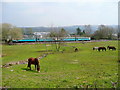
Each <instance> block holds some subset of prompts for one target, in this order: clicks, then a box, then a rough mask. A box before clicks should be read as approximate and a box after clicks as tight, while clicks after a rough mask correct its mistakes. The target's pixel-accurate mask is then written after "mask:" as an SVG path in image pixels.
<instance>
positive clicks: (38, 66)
mask: <svg viewBox="0 0 120 90" xmlns="http://www.w3.org/2000/svg"><path fill="white" fill-rule="evenodd" d="M31 64H34V65H35V70H37V71H38V72H40V65H39V61H38V59H37V58H29V59H28V67H29V68H30V70H31ZM36 66H37V68H36Z"/></svg>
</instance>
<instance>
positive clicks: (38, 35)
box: [33, 32, 50, 38]
mask: <svg viewBox="0 0 120 90" xmlns="http://www.w3.org/2000/svg"><path fill="white" fill-rule="evenodd" d="M33 34H34V35H35V36H37V38H44V37H46V36H47V35H48V34H50V32H34V33H33Z"/></svg>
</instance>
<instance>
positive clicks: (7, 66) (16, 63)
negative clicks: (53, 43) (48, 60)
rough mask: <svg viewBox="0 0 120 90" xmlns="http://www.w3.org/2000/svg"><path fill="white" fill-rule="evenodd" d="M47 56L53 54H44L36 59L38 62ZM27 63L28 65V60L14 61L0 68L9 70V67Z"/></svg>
mask: <svg viewBox="0 0 120 90" xmlns="http://www.w3.org/2000/svg"><path fill="white" fill-rule="evenodd" d="M48 54H53V53H45V54H43V55H42V56H40V57H38V59H39V60H40V59H42V58H44V57H46V56H47V55H48ZM27 63H28V60H21V61H16V62H15V61H14V62H10V63H7V64H4V65H2V66H1V67H3V68H9V67H10V66H13V65H19V64H27Z"/></svg>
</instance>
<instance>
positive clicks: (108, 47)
mask: <svg viewBox="0 0 120 90" xmlns="http://www.w3.org/2000/svg"><path fill="white" fill-rule="evenodd" d="M107 49H109V50H110V49H112V50H116V48H115V47H114V46H107Z"/></svg>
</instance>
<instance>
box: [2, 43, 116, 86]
mask: <svg viewBox="0 0 120 90" xmlns="http://www.w3.org/2000/svg"><path fill="white" fill-rule="evenodd" d="M108 45H111V46H115V47H116V48H117V50H116V51H112V50H110V51H109V50H107V51H106V52H105V51H103V52H102V51H101V52H98V51H93V50H92V48H93V47H95V46H105V47H107V46H108ZM71 46H76V47H77V48H79V51H78V52H74V49H73V48H72V47H71ZM2 47H3V48H2V53H3V55H4V57H2V64H3V65H4V64H6V63H10V62H14V61H20V60H27V59H28V58H29V57H38V56H41V55H43V54H45V53H51V52H52V53H53V54H49V55H48V56H47V57H44V58H42V59H41V60H40V66H41V71H40V73H37V72H36V71H35V70H34V66H32V71H30V70H27V64H20V65H13V66H11V67H9V68H2V87H8V88H87V87H88V88H96V87H97V88H114V87H117V83H116V84H114V85H113V84H112V82H113V83H115V82H117V80H118V41H106V42H105V41H103V42H88V43H85V44H82V43H64V44H62V46H61V49H60V51H59V52H57V51H55V45H53V44H47V46H46V44H35V45H3V46H2ZM46 50H48V51H46ZM62 50H64V52H63V53H62V52H61V51H62Z"/></svg>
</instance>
